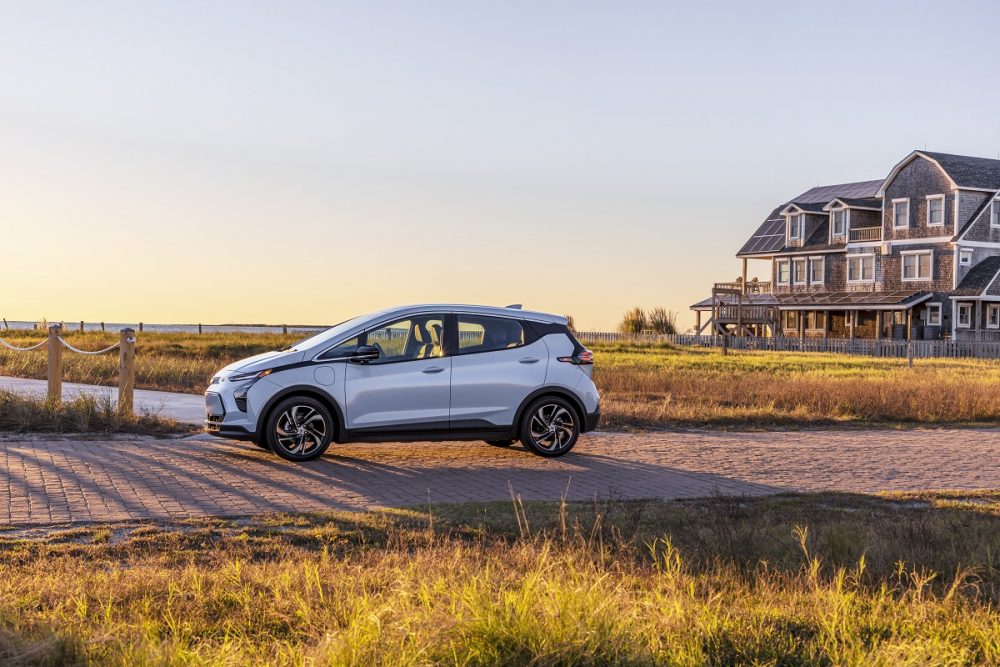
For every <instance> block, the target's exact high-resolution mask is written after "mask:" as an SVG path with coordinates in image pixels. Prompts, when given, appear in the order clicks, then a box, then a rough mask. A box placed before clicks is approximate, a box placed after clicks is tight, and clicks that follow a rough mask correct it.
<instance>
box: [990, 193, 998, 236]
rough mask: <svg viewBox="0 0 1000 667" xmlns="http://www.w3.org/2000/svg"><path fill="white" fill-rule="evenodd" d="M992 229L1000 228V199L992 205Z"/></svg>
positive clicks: (995, 200)
mask: <svg viewBox="0 0 1000 667" xmlns="http://www.w3.org/2000/svg"><path fill="white" fill-rule="evenodd" d="M990 227H993V228H994V229H995V228H998V227H1000V197H997V198H996V199H994V200H993V203H992V204H990Z"/></svg>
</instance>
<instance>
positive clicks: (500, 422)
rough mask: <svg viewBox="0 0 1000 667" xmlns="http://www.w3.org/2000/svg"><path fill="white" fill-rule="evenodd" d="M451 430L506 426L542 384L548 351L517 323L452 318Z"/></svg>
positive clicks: (543, 344)
mask: <svg viewBox="0 0 1000 667" xmlns="http://www.w3.org/2000/svg"><path fill="white" fill-rule="evenodd" d="M456 319H457V326H456V327H454V328H453V329H452V331H454V332H456V335H457V339H458V340H457V345H455V346H454V347H455V356H453V357H452V370H451V412H450V423H451V429H452V430H466V429H476V428H489V427H491V426H510V425H512V424H513V422H514V415H515V413H516V412H517V408H518V407H519V406H520V405H521V402H522V401H523V400H524V399H525V398H526V397H527V396H528V394H530V393H531V392H532V391H534V390H535V389H537V388H538V387H540V386H542V385H543V384H544V383H545V371H546V366H547V364H546V361H547V359H548V349H547V348H546V347H545V343H544V342H542V340H541V339H538V340H534V341H530V338H531V336H530V332H529V331H528V330H527V329H526V328H525V325H524V324H523V323H521V322H520V321H519V320H516V319H512V318H505V317H491V316H483V315H462V314H458V315H457V316H456Z"/></svg>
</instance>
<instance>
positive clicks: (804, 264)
mask: <svg viewBox="0 0 1000 667" xmlns="http://www.w3.org/2000/svg"><path fill="white" fill-rule="evenodd" d="M796 264H802V267H803V269H802V280H796V279H795V278H796V276H795V265H796ZM791 278H792V284H793V285H808V284H809V260H808V259H806V258H805V257H796V258H794V259H792V276H791Z"/></svg>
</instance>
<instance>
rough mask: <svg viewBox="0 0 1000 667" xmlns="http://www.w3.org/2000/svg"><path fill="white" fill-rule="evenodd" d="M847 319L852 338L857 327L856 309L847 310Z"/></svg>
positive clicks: (855, 333)
mask: <svg viewBox="0 0 1000 667" xmlns="http://www.w3.org/2000/svg"><path fill="white" fill-rule="evenodd" d="M847 321H848V323H849V324H850V326H851V338H854V337H855V336H856V335H857V329H858V311H856V310H849V311H847Z"/></svg>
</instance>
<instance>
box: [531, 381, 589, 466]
mask: <svg viewBox="0 0 1000 667" xmlns="http://www.w3.org/2000/svg"><path fill="white" fill-rule="evenodd" d="M579 437H580V420H579V419H578V418H577V416H576V410H575V409H574V408H573V406H572V405H570V403H569V401H567V400H566V399H563V398H559V397H558V396H543V397H541V398H539V399H538V400H536V401H534V402H533V403H532V404H531V405H529V406H528V409H527V410H525V411H524V415H523V416H522V417H521V442H523V443H524V445H525V446H526V447H527V448H528V449H530V450H531V451H532V452H534V453H535V454H538V455H539V456H547V457H553V456H562V455H563V454H565V453H566V452H568V451H569V450H571V449H573V445H575V444H576V440H577V438H579Z"/></svg>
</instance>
